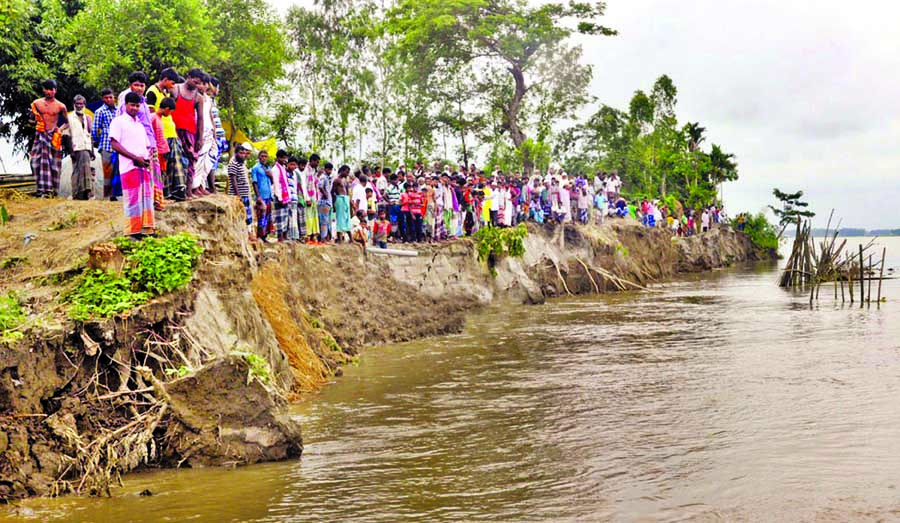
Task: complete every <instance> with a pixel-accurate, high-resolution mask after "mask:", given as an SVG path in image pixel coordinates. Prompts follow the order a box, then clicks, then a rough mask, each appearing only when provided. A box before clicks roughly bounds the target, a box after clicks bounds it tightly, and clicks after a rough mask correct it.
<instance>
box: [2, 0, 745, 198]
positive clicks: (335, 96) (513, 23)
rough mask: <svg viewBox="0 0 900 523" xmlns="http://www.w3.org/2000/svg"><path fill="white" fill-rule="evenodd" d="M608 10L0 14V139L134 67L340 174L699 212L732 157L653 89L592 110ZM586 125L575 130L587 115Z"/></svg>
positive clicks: (60, 9)
mask: <svg viewBox="0 0 900 523" xmlns="http://www.w3.org/2000/svg"><path fill="white" fill-rule="evenodd" d="M604 11H605V5H604V4H603V3H602V2H594V3H588V2H578V1H573V2H566V3H563V2H555V3H554V2H551V3H543V4H540V5H530V4H526V3H524V2H520V1H518V0H488V1H484V0H454V1H453V2H447V1H445V0H396V1H394V2H389V3H387V4H385V3H384V2H382V1H379V2H376V1H374V0H316V2H315V3H314V5H313V6H312V7H310V8H305V7H299V6H294V7H291V8H290V9H289V11H288V12H287V15H286V16H279V15H278V13H277V12H275V11H274V10H273V9H272V8H271V6H270V5H268V4H267V3H266V2H265V0H129V1H128V2H122V1H119V0H6V1H5V2H3V3H2V6H0V24H2V26H3V29H4V30H3V31H0V115H2V118H0V137H5V138H11V139H12V140H13V141H14V142H15V143H17V144H18V145H19V146H20V147H22V148H24V147H26V146H27V142H28V140H29V139H30V138H31V136H32V135H33V127H32V125H31V123H30V117H29V114H28V110H27V109H28V105H29V103H30V102H31V101H32V100H33V99H34V98H35V97H36V96H37V95H38V93H39V89H38V86H39V83H40V81H41V80H42V79H44V78H55V79H56V80H57V81H58V82H59V85H60V89H59V92H58V98H59V99H60V100H62V101H63V102H64V103H67V104H71V100H72V97H73V96H74V95H75V94H79V93H80V94H83V95H85V96H86V97H88V99H89V100H91V99H96V98H97V95H98V93H99V90H100V89H102V88H104V87H110V88H112V89H114V90H122V89H124V88H125V87H126V86H125V78H126V77H127V75H128V73H129V72H131V71H134V70H142V71H144V72H146V73H148V75H149V76H151V78H153V79H155V76H156V74H157V73H158V72H159V71H161V70H162V69H163V68H165V67H175V68H176V69H178V70H182V71H183V70H186V68H190V67H201V68H203V70H205V71H209V72H210V73H211V74H213V75H215V76H216V77H217V78H218V79H219V80H220V81H221V85H222V87H221V90H220V99H219V107H220V108H221V110H222V113H223V116H224V118H223V119H224V120H225V121H227V122H230V123H232V124H234V125H235V126H237V127H238V128H241V129H242V130H245V131H246V132H248V133H249V134H250V135H251V136H272V135H274V136H275V137H276V138H278V139H279V141H280V142H282V144H283V145H284V146H285V147H286V148H289V149H294V150H307V151H313V150H314V151H317V152H320V153H322V154H325V155H328V156H330V157H333V158H340V159H342V160H343V161H345V162H347V163H360V162H366V163H370V164H372V163H374V164H378V163H390V164H393V163H396V162H397V161H398V160H400V161H403V160H405V161H406V162H407V163H412V161H413V160H441V161H443V162H444V163H453V164H456V163H467V164H468V163H471V162H472V160H473V159H474V158H476V157H479V158H485V159H486V165H484V167H485V168H486V170H488V171H490V170H492V169H495V168H496V169H502V170H504V171H524V172H528V173H531V172H533V171H534V170H541V171H546V170H547V169H548V167H549V166H550V165H551V164H554V165H559V166H561V167H562V168H564V169H565V170H566V171H568V172H570V173H573V174H576V173H582V174H586V175H594V174H595V173H597V172H599V171H607V172H611V171H616V172H618V174H619V176H620V178H621V179H622V180H623V181H624V183H625V190H626V191H627V193H628V194H629V195H630V196H635V197H638V196H644V195H646V196H650V197H663V198H669V199H673V198H674V199H678V200H680V201H682V202H685V203H686V204H688V205H690V206H692V207H698V206H701V205H704V204H707V203H711V202H713V201H714V200H715V198H716V193H717V188H718V186H719V184H721V183H722V182H726V181H730V180H735V179H737V177H738V167H737V162H736V159H735V156H734V155H733V154H730V153H728V152H726V151H725V150H724V149H723V148H722V147H721V146H719V145H717V144H710V146H709V147H707V136H706V129H705V128H704V127H703V126H702V125H701V124H700V123H697V122H680V121H679V120H678V118H677V115H676V105H677V94H678V90H677V88H676V86H675V84H674V82H673V81H672V79H671V78H669V77H668V76H665V75H663V76H660V77H659V79H658V80H657V81H656V82H655V83H654V84H653V86H652V87H651V88H650V90H649V91H646V92H645V91H637V92H635V94H634V96H633V97H632V99H631V102H630V104H629V107H628V108H627V109H618V108H614V107H610V106H608V105H605V104H599V105H595V104H596V100H594V98H593V97H592V96H590V95H589V93H588V86H589V84H590V82H591V79H592V77H593V72H594V71H593V70H592V67H591V66H590V65H588V64H586V63H584V60H583V57H582V49H581V47H580V46H579V45H577V44H575V43H573V41H572V38H571V37H572V36H573V35H576V34H582V35H589V36H593V37H597V38H601V37H610V36H614V35H615V34H616V31H615V30H614V29H612V28H609V27H606V26H604V25H602V24H601V22H600V20H601V19H602V17H603V15H604ZM581 115H587V116H581Z"/></svg>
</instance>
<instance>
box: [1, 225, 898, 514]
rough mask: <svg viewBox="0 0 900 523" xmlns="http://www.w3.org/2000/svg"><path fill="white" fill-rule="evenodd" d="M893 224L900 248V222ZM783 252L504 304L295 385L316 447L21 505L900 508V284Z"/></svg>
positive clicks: (591, 510)
mask: <svg viewBox="0 0 900 523" xmlns="http://www.w3.org/2000/svg"><path fill="white" fill-rule="evenodd" d="M881 243H884V244H886V245H887V247H888V251H889V258H888V266H892V267H898V268H900V259H898V255H900V239H896V238H889V239H887V240H881ZM878 251H879V253H880V249H878ZM776 271H777V268H776V267H775V265H766V264H762V265H756V266H753V267H743V268H736V269H730V270H723V271H716V272H713V273H706V274H702V275H696V276H692V277H689V278H685V279H681V280H679V281H676V282H670V283H664V284H660V285H656V286H654V287H653V292H647V293H622V294H613V295H606V296H599V297H597V296H594V297H590V298H584V299H561V300H553V301H551V302H550V303H547V304H546V305H542V306H531V307H526V306H512V307H507V308H503V309H499V308H498V309H492V310H489V311H487V312H485V313H480V314H478V315H473V316H472V317H471V318H470V319H469V321H468V322H467V325H466V328H465V330H464V332H463V333H462V334H459V335H455V336H447V337H442V338H438V339H429V340H424V341H420V342H415V343H407V344H402V345H394V346H387V347H377V348H373V349H369V350H367V351H366V352H365V353H364V354H363V357H362V358H361V359H360V362H359V364H358V365H357V366H352V367H349V368H347V369H346V374H345V375H344V377H342V378H339V379H337V380H336V381H335V384H333V385H331V386H329V387H327V388H325V389H324V390H323V391H322V392H321V393H320V394H318V395H317V396H315V397H313V398H311V399H309V400H308V401H306V402H304V403H302V404H300V405H297V406H295V407H294V410H293V413H294V415H296V416H298V417H299V418H300V420H301V421H302V423H303V425H304V435H305V444H306V450H305V452H304V454H303V457H302V458H301V459H300V460H298V461H292V462H285V463H273V464H265V465H259V466H252V467H246V468H241V469H235V470H223V469H206V470H181V471H172V470H169V471H160V472H153V473H144V474H136V475H132V476H129V477H128V478H127V479H126V482H125V487H124V488H121V489H117V490H115V491H114V497H113V498H112V499H79V498H63V499H56V500H34V501H29V502H25V503H23V504H22V506H21V507H20V508H18V509H16V510H18V511H20V513H22V514H25V515H27V516H28V517H30V518H33V519H34V520H40V521H75V522H124V521H132V522H158V521H201V522H206V521H209V522H230V521H235V522H237V521H251V522H272V523H275V522H294V521H348V520H357V521H385V522H407V521H408V522H413V521H416V522H418V521H427V522H445V521H446V522H451V521H453V522H455V521H552V522H568V521H682V520H691V521H718V520H722V521H735V520H737V521H746V520H751V521H847V520H854V521H859V520H862V521H866V520H873V521H878V520H883V519H898V518H900V490H898V483H900V478H898V476H897V470H900V402H898V393H900V364H898V363H900V362H898V360H900V306H898V303H900V284H898V280H890V281H887V282H885V287H884V290H883V293H884V294H885V295H886V296H887V298H888V301H887V302H886V303H883V304H881V305H880V307H879V306H877V305H875V304H873V305H872V306H871V307H866V308H862V309H860V308H859V305H858V304H855V305H853V306H851V305H850V304H841V303H840V301H839V300H838V302H835V301H834V299H833V291H832V290H830V288H823V289H822V291H821V294H820V300H819V301H818V303H817V304H816V305H815V306H814V307H813V308H812V309H811V308H810V306H809V303H808V295H807V294H806V293H799V292H796V293H795V292H791V291H785V290H782V289H779V288H778V287H776V285H775V281H776V276H777V272H776ZM876 285H877V284H876ZM826 291H827V292H826ZM144 489H149V490H151V491H152V492H153V496H152V497H140V496H138V493H139V492H140V491H142V490H144ZM6 517H7V518H8V517H9V514H7V515H6ZM0 520H5V519H4V516H0ZM10 520H21V518H18V519H12V518H10Z"/></svg>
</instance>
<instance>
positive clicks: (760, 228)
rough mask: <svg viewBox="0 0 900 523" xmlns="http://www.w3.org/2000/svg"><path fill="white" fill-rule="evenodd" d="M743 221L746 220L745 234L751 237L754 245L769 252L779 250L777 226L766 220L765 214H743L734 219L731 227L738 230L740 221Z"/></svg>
mask: <svg viewBox="0 0 900 523" xmlns="http://www.w3.org/2000/svg"><path fill="white" fill-rule="evenodd" d="M742 219H743V220H744V233H745V234H747V236H749V237H750V240H751V241H752V242H753V245H755V246H756V247H757V248H760V249H765V250H768V251H776V250H778V232H777V231H776V230H775V226H774V225H772V224H771V223H769V220H767V219H766V215H765V214H763V213H758V214H756V215H752V214H747V213H744V214H741V215H739V216H737V217H735V218H734V219H732V221H731V226H732V227H734V228H735V229H737V227H738V224H739V223H740V222H739V220H742Z"/></svg>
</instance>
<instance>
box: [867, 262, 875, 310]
mask: <svg viewBox="0 0 900 523" xmlns="http://www.w3.org/2000/svg"><path fill="white" fill-rule="evenodd" d="M869 272H875V271H874V270H873V269H872V255H871V254H870V255H869ZM872 276H874V274H870V275H869V289H868V290H867V291H866V303H872Z"/></svg>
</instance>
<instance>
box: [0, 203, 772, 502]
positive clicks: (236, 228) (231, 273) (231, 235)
mask: <svg viewBox="0 0 900 523" xmlns="http://www.w3.org/2000/svg"><path fill="white" fill-rule="evenodd" d="M10 210H11V213H12V215H13V218H14V219H13V221H11V222H10V224H8V225H7V226H6V227H4V228H3V229H0V247H2V248H3V252H4V256H5V257H8V258H7V259H11V258H16V259H17V261H16V263H15V264H13V265H11V266H9V267H7V268H5V269H4V270H3V273H2V279H0V290H3V291H4V292H5V291H6V290H10V289H12V290H17V291H19V292H20V293H22V295H23V297H22V300H23V302H24V303H25V304H26V308H27V309H28V312H29V313H30V314H31V315H32V317H36V316H40V318H41V320H40V321H39V322H38V321H36V322H33V323H32V324H31V325H30V326H29V328H28V329H27V331H26V333H25V334H26V335H25V337H24V338H23V339H21V340H19V341H18V342H17V344H15V345H13V346H12V347H10V348H9V349H8V350H6V351H4V352H3V354H2V356H0V369H3V373H2V380H0V392H2V394H0V410H2V412H3V416H2V417H0V432H2V433H3V435H4V436H5V438H0V442H3V441H5V442H6V443H5V444H4V445H3V446H2V448H0V473H2V480H0V489H2V491H0V497H2V498H3V499H15V498H20V497H24V496H29V495H43V494H48V493H54V492H65V491H67V490H73V487H74V486H78V485H83V483H80V480H81V479H83V477H84V473H85V472H86V469H85V463H84V462H83V461H79V460H83V459H84V455H83V453H82V450H81V449H84V448H86V447H87V448H94V447H96V448H100V447H102V445H103V444H104V440H103V439H102V438H107V437H110V433H115V431H117V430H119V429H121V428H122V427H129V426H132V425H129V424H132V423H134V422H135V421H138V420H137V419H136V418H135V416H134V412H133V411H131V408H132V406H129V405H128V404H127V402H126V401H123V399H126V398H135V395H138V396H139V395H147V394H150V395H152V398H144V399H145V400H146V401H153V402H158V403H159V405H164V406H165V409H164V413H163V414H160V417H159V420H158V422H157V423H156V424H154V425H152V426H148V427H146V430H145V433H144V434H143V435H142V437H147V438H148V439H146V440H145V444H146V445H148V450H147V451H146V452H144V453H142V454H141V455H140V456H138V457H137V459H129V460H127V461H124V462H121V463H120V462H118V461H109V460H110V458H109V457H108V456H107V457H105V458H103V457H101V458H99V459H101V461H102V463H101V464H102V465H103V467H104V468H105V469H106V472H107V474H109V478H108V479H114V478H115V477H116V475H117V474H120V473H124V472H127V471H128V470H130V469H132V468H135V467H142V466H152V467H156V466H176V465H181V466H185V465H188V466H190V465H194V466H196V465H219V464H230V465H235V464H245V463H253V462H258V461H265V460H271V459H283V458H286V457H291V456H295V455H297V454H298V453H299V452H300V450H301V449H302V441H301V440H300V436H299V429H298V427H297V426H296V424H295V423H294V422H292V421H291V420H290V419H289V418H286V417H285V416H284V415H283V414H284V412H285V408H286V406H287V403H286V398H290V397H291V396H293V397H296V396H297V395H302V394H304V393H308V392H311V391H313V390H315V389H316V388H317V387H318V386H319V385H321V384H323V383H324V382H326V381H327V380H328V379H330V377H331V376H332V375H333V374H335V373H341V372H342V370H341V367H342V366H343V365H345V364H346V363H347V362H348V361H351V358H353V357H354V356H355V355H356V353H357V351H358V350H359V349H360V348H361V347H363V346H371V345H378V344H384V343H391V342H397V341H406V340H412V339H418V338H422V337H427V336H435V335H440V334H445V333H452V332H459V331H460V330H461V328H462V326H463V324H464V315H465V313H466V312H471V311H474V310H478V309H479V308H482V307H484V306H487V305H490V304H494V305H496V304H500V303H523V302H526V303H540V302H542V301H543V300H544V298H545V297H547V296H559V295H568V294H573V295H574V294H588V293H597V292H608V291H613V290H619V289H631V288H634V289H638V288H640V287H643V286H644V285H646V284H648V283H649V282H652V281H659V280H663V279H666V278H669V277H671V276H673V275H674V274H677V273H679V272H684V271H697V270H706V269H710V268H714V267H720V266H725V265H729V264H732V263H736V262H740V261H744V260H748V259H753V258H755V257H756V256H757V253H755V251H754V250H753V249H752V246H750V244H749V241H748V240H747V239H746V237H744V236H743V235H740V234H737V233H734V232H731V231H730V230H727V229H724V228H722V229H716V230H715V231H713V232H711V233H708V234H704V235H701V236H697V237H694V238H689V239H678V240H672V239H671V238H670V237H669V235H668V233H666V232H665V231H660V230H650V229H646V228H643V227H640V226H639V225H637V224H634V223H627V222H621V221H614V222H612V223H610V224H608V225H604V226H603V227H599V228H597V227H587V228H582V227H575V226H566V227H560V226H558V227H555V228H553V227H546V228H539V227H534V226H533V227H530V230H529V232H530V234H529V235H528V237H527V239H526V251H525V255H524V256H523V257H522V258H505V259H501V260H498V262H497V263H496V264H495V265H494V266H493V267H492V268H493V271H491V270H490V268H489V267H488V266H487V265H486V264H484V263H479V262H478V261H477V259H476V255H475V246H474V243H473V242H472V241H471V240H458V241H455V242H451V243H447V244H441V245H422V246H417V247H416V249H417V250H419V256H418V257H415V258H390V257H379V256H374V255H371V256H369V257H367V258H366V257H363V256H362V254H361V253H360V251H359V250H358V249H356V248H354V247H350V246H337V247H312V246H305V245H301V246H287V245H268V244H255V245H254V244H250V243H249V242H248V241H247V239H246V236H245V234H244V232H243V231H244V227H243V214H242V213H243V210H242V208H241V207H240V206H239V205H236V204H235V202H233V201H231V200H229V199H227V198H224V197H211V198H206V199H203V200H198V201H194V202H191V203H189V204H179V205H175V206H172V207H170V209H169V210H168V211H166V213H164V214H162V215H161V218H162V223H161V227H160V228H161V231H162V232H163V233H164V234H166V233H172V232H179V231H188V232H191V233H192V234H194V235H195V236H196V237H197V238H198V239H199V241H200V242H201V244H202V245H203V247H204V249H205V252H204V255H203V258H202V261H201V264H200V266H199V268H198V269H197V272H196V275H195V279H194V282H193V283H192V284H191V286H190V287H189V288H188V289H184V290H182V291H179V292H178V293H176V294H174V295H170V296H167V297H164V298H161V299H159V300H155V301H151V302H150V303H148V304H146V305H143V306H141V307H139V308H138V309H136V310H135V311H133V312H132V313H130V314H128V315H126V316H123V317H119V318H113V319H109V320H101V321H92V322H86V323H79V322H73V321H71V320H69V319H68V318H67V316H66V315H65V310H64V307H61V306H60V304H59V296H60V294H61V293H63V292H65V288H66V285H67V282H68V281H69V280H70V279H71V277H73V275H75V274H77V273H78V272H80V270H81V269H82V267H83V266H84V265H83V264H84V263H85V261H86V256H85V253H86V252H87V250H88V247H90V246H91V245H94V244H96V243H98V242H102V241H106V240H109V239H111V238H113V237H115V236H117V235H118V234H120V232H121V231H120V230H117V229H116V227H115V226H111V225H110V224H112V223H115V222H114V221H113V220H114V219H115V218H116V217H117V214H118V213H119V212H121V211H120V207H119V206H118V205H117V204H107V203H105V202H53V203H49V204H45V205H44V206H42V207H36V206H35V204H34V203H33V202H26V203H24V204H21V205H20V206H16V205H12V206H11V208H10ZM72 213H75V216H76V217H75V219H74V220H71V219H70V220H69V222H71V224H70V225H69V226H67V227H64V228H61V229H57V230H49V228H48V229H47V230H44V229H40V228H41V227H42V224H43V223H45V222H46V223H47V224H50V223H56V222H57V221H59V220H63V219H68V218H69V217H71V216H72ZM78 213H82V214H80V218H79V214H78ZM32 228H39V229H38V230H41V233H40V234H38V235H37V238H35V239H33V240H32V241H31V242H24V245H23V242H22V241H21V238H22V237H23V236H24V235H25V234H27V232H28V231H29V230H31V229H32ZM236 351H237V352H238V353H239V354H247V353H249V354H252V355H254V356H256V357H258V359H259V360H262V361H263V362H264V364H265V365H266V368H267V375H268V376H269V377H270V379H269V380H267V381H266V383H265V384H260V383H259V382H258V381H256V382H254V381H253V380H244V379H243V377H242V376H246V375H247V374H248V372H252V370H251V369H249V368H248V364H247V362H248V361H250V362H254V361H258V360H253V359H248V358H247V357H246V356H242V357H239V358H237V359H235V352H236ZM173 361H174V362H176V363H175V364H173V363H172V362H173ZM179 363H183V364H182V366H183V367H185V368H186V369H187V371H188V372H187V376H185V377H179V378H177V379H174V380H173V379H172V376H171V375H170V373H169V372H167V371H168V370H169V369H170V368H172V367H173V365H176V364H179ZM142 367H145V369H142ZM123 369H124V370H123ZM210 369H212V370H210ZM215 369H221V370H218V371H217V370H215ZM176 370H179V374H180V368H179V369H176ZM147 373H149V374H147ZM148 375H149V376H154V377H155V378H156V379H157V380H158V381H159V382H161V389H164V390H158V388H157V387H156V386H155V385H154V386H153V387H150V388H152V389H153V390H148V387H149V386H150V382H152V380H151V378H149V377H148ZM222 376H226V377H225V378H223V377H222ZM238 377H240V379H238ZM263 385H264V386H263ZM122 387H127V390H123V388H122ZM251 389H252V390H251ZM203 390H206V391H207V393H206V394H202V393H201V394H197V391H203ZM123 392H124V393H123ZM120 393H122V394H120ZM247 394H253V395H254V397H257V398H258V401H253V402H249V403H247V404H246V405H244V410H243V411H242V410H241V405H242V403H241V402H237V406H235V403H236V402H234V401H229V400H227V398H229V397H235V398H237V397H243V396H245V395H247ZM176 395H177V397H173V396H176ZM167 396H168V398H167ZM223 398H224V400H223ZM223 401H224V403H223ZM226 411H227V413H226ZM51 420H53V421H52V422H51ZM109 421H112V423H106V422H109ZM129 434H130V433H129ZM134 443H135V442H131V445H132V447H131V448H133V447H134ZM138 447H139V445H138ZM151 449H152V452H151V451H150V450H151ZM104 459H105V460H107V461H103V460H104ZM73 463H74V464H76V466H75V467H72V464H73ZM88 464H89V463H88ZM74 490H77V491H80V492H84V490H81V489H80V488H75V489H74ZM102 490H103V489H100V491H102Z"/></svg>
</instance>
